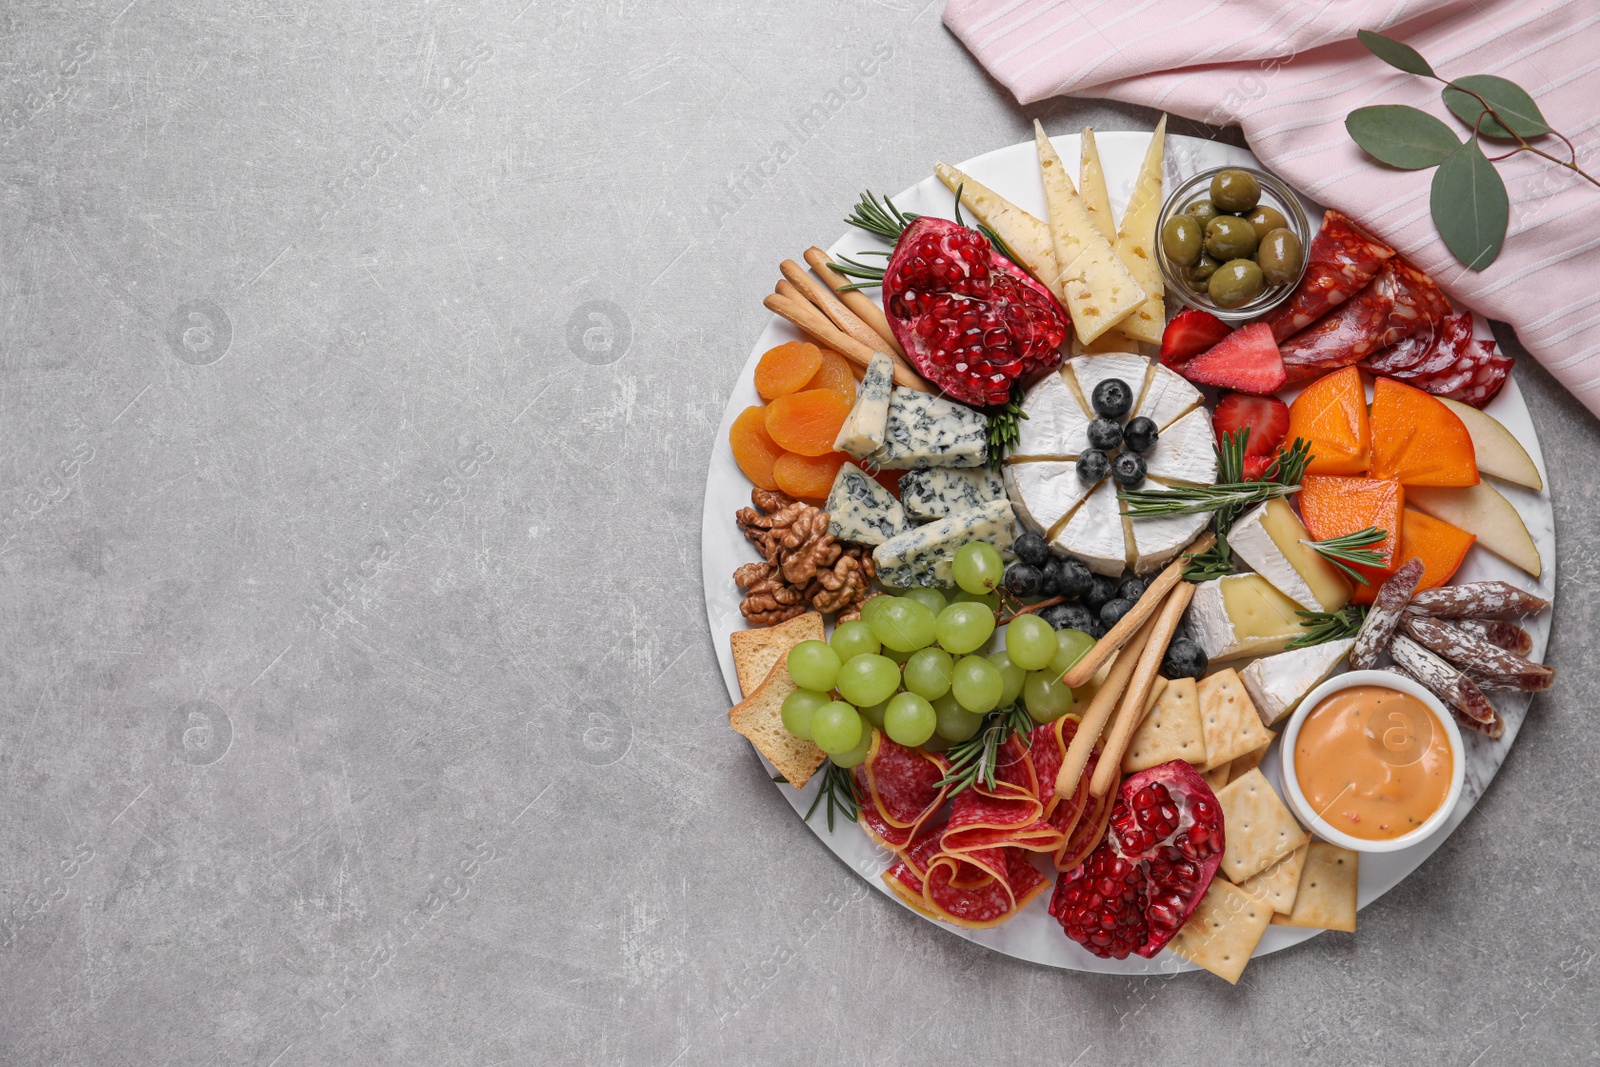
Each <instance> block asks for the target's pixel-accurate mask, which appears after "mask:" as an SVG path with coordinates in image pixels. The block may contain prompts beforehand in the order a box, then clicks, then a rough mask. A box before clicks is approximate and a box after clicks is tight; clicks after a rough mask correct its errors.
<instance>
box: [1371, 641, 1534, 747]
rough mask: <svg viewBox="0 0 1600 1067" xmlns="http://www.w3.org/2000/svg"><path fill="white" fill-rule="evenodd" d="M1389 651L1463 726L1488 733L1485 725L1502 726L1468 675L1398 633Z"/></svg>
mask: <svg viewBox="0 0 1600 1067" xmlns="http://www.w3.org/2000/svg"><path fill="white" fill-rule="evenodd" d="M1389 654H1390V655H1392V656H1393V657H1394V662H1395V665H1396V666H1398V667H1399V668H1400V669H1401V670H1403V671H1405V672H1406V673H1407V674H1409V675H1411V677H1413V678H1415V679H1416V680H1417V681H1419V682H1421V683H1422V684H1423V685H1425V686H1427V687H1428V689H1429V690H1430V691H1431V692H1432V693H1433V694H1434V695H1435V696H1437V697H1438V698H1439V699H1440V700H1443V701H1444V702H1445V703H1446V704H1449V705H1450V707H1451V708H1452V709H1453V710H1454V711H1456V712H1457V715H1456V718H1457V720H1459V721H1460V722H1461V723H1462V725H1464V726H1470V727H1472V728H1473V729H1474V730H1478V731H1480V732H1483V733H1488V732H1489V731H1488V730H1486V729H1485V727H1489V728H1494V727H1495V726H1496V725H1497V724H1499V729H1500V730H1501V731H1503V730H1504V729H1505V726H1504V724H1500V723H1499V720H1500V716H1499V715H1498V714H1497V713H1496V712H1495V710H1494V705H1493V704H1491V703H1489V698H1488V697H1486V696H1484V695H1483V690H1481V689H1479V688H1478V687H1477V685H1475V684H1474V683H1473V681H1472V679H1471V678H1468V677H1467V676H1466V675H1465V674H1462V673H1461V672H1460V671H1458V670H1456V669H1455V668H1454V667H1452V666H1450V664H1448V663H1446V662H1445V661H1444V660H1442V659H1440V658H1439V657H1438V656H1435V655H1434V654H1433V653H1432V652H1429V651H1428V650H1427V649H1425V648H1423V647H1422V646H1421V645H1419V644H1417V643H1416V642H1415V641H1413V640H1411V638H1409V637H1406V636H1404V635H1403V634H1402V635H1397V636H1396V637H1395V639H1394V641H1393V643H1392V644H1390V646H1389ZM1489 736H1491V737H1498V736H1500V734H1499V733H1492V734H1489Z"/></svg>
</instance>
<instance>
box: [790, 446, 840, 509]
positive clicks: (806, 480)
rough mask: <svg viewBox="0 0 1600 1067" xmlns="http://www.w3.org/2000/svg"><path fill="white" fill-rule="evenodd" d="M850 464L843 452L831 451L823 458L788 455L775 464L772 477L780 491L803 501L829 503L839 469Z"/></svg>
mask: <svg viewBox="0 0 1600 1067" xmlns="http://www.w3.org/2000/svg"><path fill="white" fill-rule="evenodd" d="M849 461H850V457H849V456H847V455H845V454H844V453H843V452H829V453H828V454H826V455H823V456H797V455H795V454H794V453H793V452H785V453H784V454H783V455H781V456H779V457H778V462H776V463H774V464H773V465H772V477H773V478H775V479H776V480H777V482H778V488H779V489H782V490H783V491H784V492H785V493H788V494H789V495H790V496H792V497H799V498H800V499H802V500H826V499H827V498H828V490H830V489H832V488H833V479H834V477H835V476H836V475H837V474H838V473H839V468H840V467H842V466H844V465H845V464H846V463H848V462H849Z"/></svg>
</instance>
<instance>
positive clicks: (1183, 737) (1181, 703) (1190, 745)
mask: <svg viewBox="0 0 1600 1067" xmlns="http://www.w3.org/2000/svg"><path fill="white" fill-rule="evenodd" d="M1157 682H1158V683H1160V688H1159V689H1156V690H1154V691H1152V692H1151V694H1150V695H1151V698H1152V699H1151V701H1150V704H1149V710H1148V711H1147V712H1146V714H1145V717H1144V722H1143V723H1141V724H1140V725H1139V728H1138V729H1137V730H1135V731H1134V732H1133V736H1132V737H1131V738H1129V739H1128V751H1127V754H1126V755H1124V756H1123V757H1122V773H1123V774H1132V773H1134V772H1135V771H1142V770H1145V769H1147V768H1150V767H1154V766H1155V765H1156V764H1158V763H1166V762H1167V761H1168V760H1175V759H1181V760H1186V761H1187V762H1189V763H1192V764H1194V765H1196V766H1199V765H1200V764H1202V763H1204V762H1205V761H1206V742H1205V737H1204V735H1203V734H1201V732H1200V699H1199V697H1198V696H1197V695H1196V691H1195V684H1194V679H1193V678H1179V679H1177V680H1175V681H1168V680H1167V679H1164V678H1158V679H1157Z"/></svg>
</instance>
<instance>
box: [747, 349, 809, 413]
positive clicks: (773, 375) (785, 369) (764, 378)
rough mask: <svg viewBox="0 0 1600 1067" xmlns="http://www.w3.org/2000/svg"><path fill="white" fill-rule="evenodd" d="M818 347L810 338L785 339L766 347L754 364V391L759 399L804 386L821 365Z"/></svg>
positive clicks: (782, 393) (779, 394) (796, 390)
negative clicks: (776, 345) (777, 344)
mask: <svg viewBox="0 0 1600 1067" xmlns="http://www.w3.org/2000/svg"><path fill="white" fill-rule="evenodd" d="M822 356H823V352H822V349H820V348H818V347H817V346H816V345H814V344H812V343H811V342H810V341H788V342H786V343H784V344H781V345H779V346H778V347H776V348H769V349H768V350H767V351H766V353H765V354H764V355H763V356H762V357H761V361H760V362H759V363H757V364H756V374H755V378H756V392H758V393H760V394H761V398H762V399H763V400H772V399H774V398H776V397H780V396H788V395H789V394H790V393H797V392H799V391H800V390H802V389H805V388H807V385H806V383H807V382H809V381H811V379H812V378H815V377H816V376H817V371H818V370H820V369H821V368H822Z"/></svg>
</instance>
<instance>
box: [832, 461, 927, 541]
mask: <svg viewBox="0 0 1600 1067" xmlns="http://www.w3.org/2000/svg"><path fill="white" fill-rule="evenodd" d="M827 510H828V532H829V533H831V534H833V536H834V537H837V538H838V539H839V540H841V541H854V542H855V543H856V544H858V545H881V544H883V543H884V542H885V541H887V540H889V539H890V538H892V537H895V536H897V535H899V534H903V533H905V532H906V531H907V530H909V529H910V528H911V525H910V524H909V523H908V522H906V513H905V510H904V509H903V508H901V506H900V502H899V501H898V500H896V499H895V498H894V496H893V495H892V494H891V493H890V492H889V490H887V489H885V488H884V487H883V486H881V485H879V484H878V481H877V479H875V478H873V477H872V476H871V475H869V474H867V473H866V472H865V471H863V470H862V469H861V468H860V467H857V466H856V465H855V464H853V463H846V464H845V465H844V466H842V467H840V468H839V473H838V474H837V475H835V476H834V479H833V488H832V489H831V490H829V491H828V503H827Z"/></svg>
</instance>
